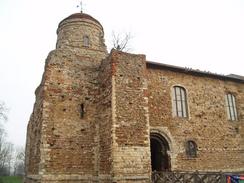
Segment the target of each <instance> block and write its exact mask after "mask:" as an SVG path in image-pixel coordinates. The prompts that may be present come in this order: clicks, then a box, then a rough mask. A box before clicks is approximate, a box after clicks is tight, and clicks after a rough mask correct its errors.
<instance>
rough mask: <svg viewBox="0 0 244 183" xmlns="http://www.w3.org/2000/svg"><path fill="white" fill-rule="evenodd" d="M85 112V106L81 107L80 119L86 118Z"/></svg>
mask: <svg viewBox="0 0 244 183" xmlns="http://www.w3.org/2000/svg"><path fill="white" fill-rule="evenodd" d="M84 114H85V110H84V104H81V105H80V118H81V119H82V118H84Z"/></svg>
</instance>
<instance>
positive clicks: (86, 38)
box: [83, 35, 90, 47]
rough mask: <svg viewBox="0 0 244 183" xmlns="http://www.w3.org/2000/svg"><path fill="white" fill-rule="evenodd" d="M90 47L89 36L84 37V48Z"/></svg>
mask: <svg viewBox="0 0 244 183" xmlns="http://www.w3.org/2000/svg"><path fill="white" fill-rule="evenodd" d="M89 45H90V39H89V36H87V35H85V36H83V46H85V47H89Z"/></svg>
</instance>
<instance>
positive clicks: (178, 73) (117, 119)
mask: <svg viewBox="0 0 244 183" xmlns="http://www.w3.org/2000/svg"><path fill="white" fill-rule="evenodd" d="M57 35H58V37H57V44H56V49H55V50H53V51H51V52H50V53H49V55H48V57H47V59H46V64H45V72H44V74H43V77H42V81H41V84H40V85H39V87H38V88H37V89H36V92H35V95H36V102H35V105H34V110H33V113H32V115H31V117H30V121H29V124H28V131H27V143H26V177H25V182H27V183H44V182H45V183H56V182H64V183H76V182H79V183H80V182H84V183H87V182H99V183H115V182H116V183H132V182H133V183H134V182H137V183H149V182H150V177H151V173H152V171H177V170H179V171H182V170H184V171H195V170H198V171H210V172H211V171H212V172H215V171H223V172H244V78H243V77H242V76H237V75H227V76H224V75H217V74H212V73H207V72H201V71H199V70H192V69H186V68H181V67H176V66H171V65H165V64H159V63H155V62H149V61H147V60H146V57H145V55H137V54H129V53H124V52H121V51H117V50H112V51H111V52H110V53H108V52H107V49H106V45H105V43H104V30H103V27H102V25H101V24H100V22H99V21H97V20H96V19H94V18H93V17H92V16H90V15H88V14H85V13H76V14H72V15H71V16H69V17H67V18H65V19H64V20H63V21H61V22H60V24H59V26H58V29H57Z"/></svg>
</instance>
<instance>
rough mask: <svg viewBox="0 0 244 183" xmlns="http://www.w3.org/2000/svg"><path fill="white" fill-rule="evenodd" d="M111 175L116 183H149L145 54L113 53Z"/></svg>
mask: <svg viewBox="0 0 244 183" xmlns="http://www.w3.org/2000/svg"><path fill="white" fill-rule="evenodd" d="M111 56H112V58H111V59H112V72H113V76H112V82H113V90H112V91H113V98H112V99H113V101H112V106H113V116H112V119H113V124H114V126H113V128H112V130H113V138H114V144H113V171H114V172H113V175H114V181H116V182H130V181H131V182H132V180H133V182H149V179H150V171H151V170H150V142H149V117H148V98H147V90H148V88H147V81H146V60H145V56H144V55H133V54H126V53H122V52H117V51H112V52H111Z"/></svg>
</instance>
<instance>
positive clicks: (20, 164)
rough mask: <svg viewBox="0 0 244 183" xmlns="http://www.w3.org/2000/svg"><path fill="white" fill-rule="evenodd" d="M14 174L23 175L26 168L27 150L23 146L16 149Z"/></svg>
mask: <svg viewBox="0 0 244 183" xmlns="http://www.w3.org/2000/svg"><path fill="white" fill-rule="evenodd" d="M13 168H14V172H13V174H14V175H18V176H23V175H24V169H25V150H24V148H23V147H20V148H16V149H15V158H14V165H13Z"/></svg>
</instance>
